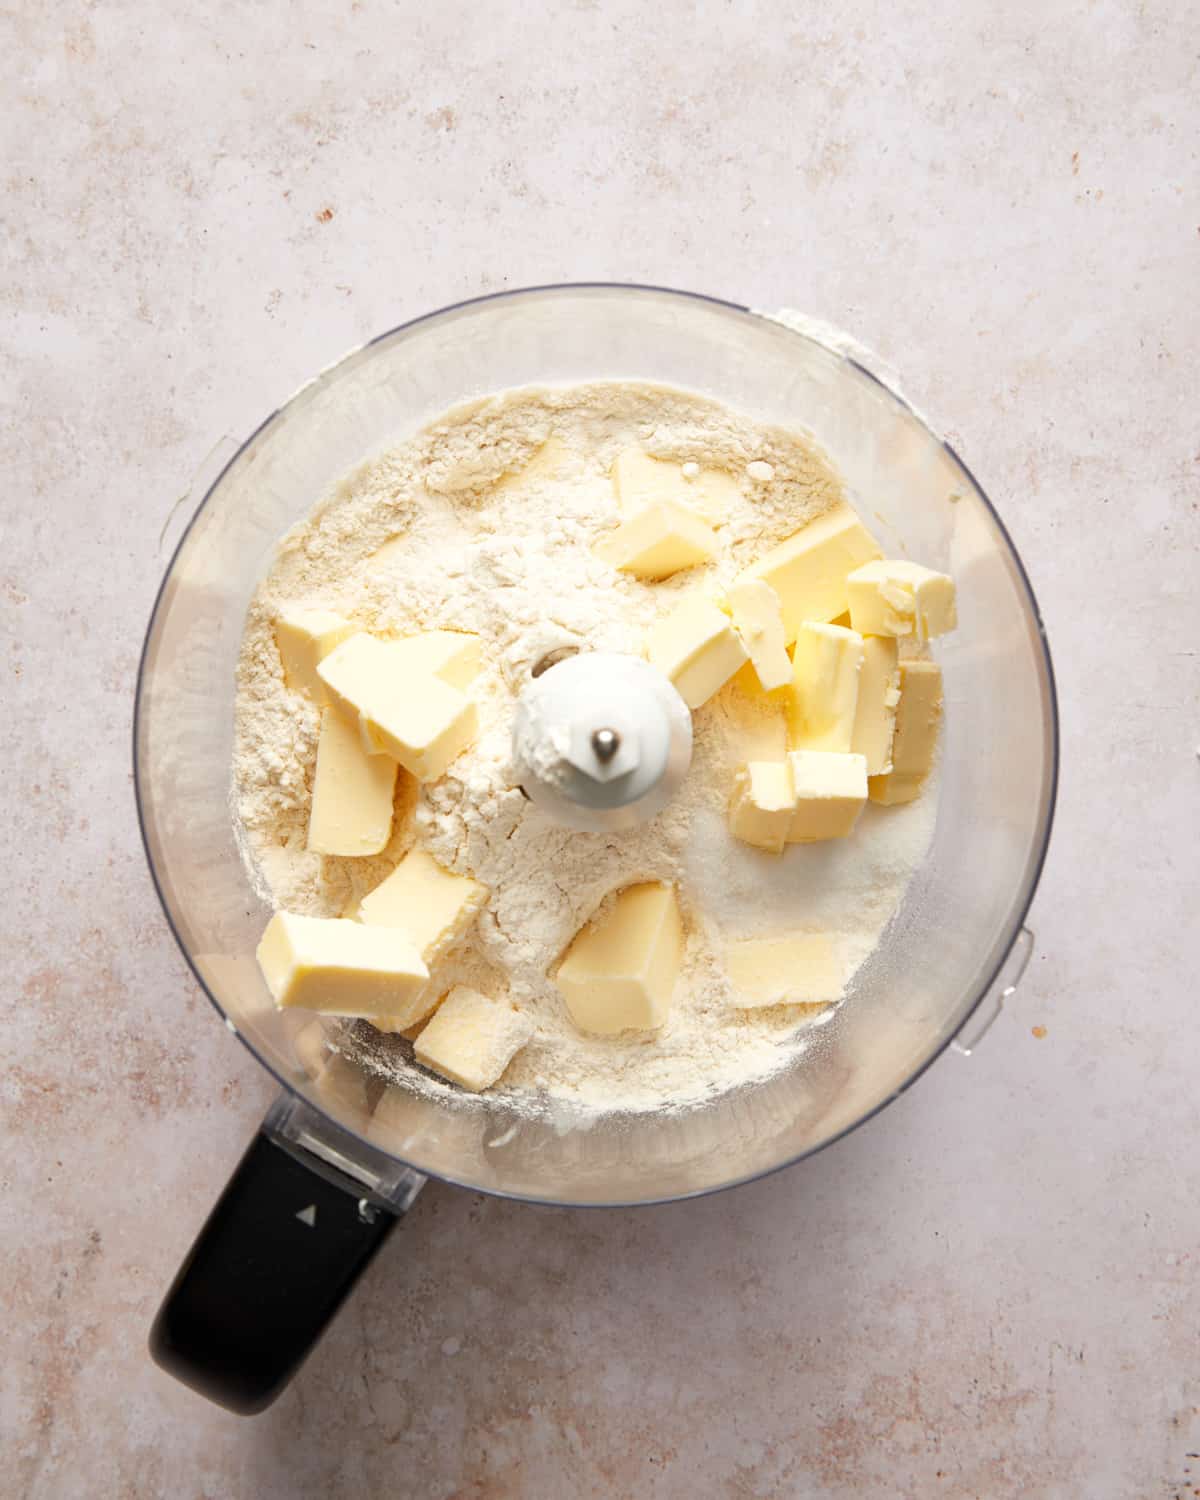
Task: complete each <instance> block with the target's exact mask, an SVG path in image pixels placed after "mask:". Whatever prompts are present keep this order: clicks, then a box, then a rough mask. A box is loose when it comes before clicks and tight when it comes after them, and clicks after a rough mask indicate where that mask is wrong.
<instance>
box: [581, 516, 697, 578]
mask: <svg viewBox="0 0 1200 1500" xmlns="http://www.w3.org/2000/svg"><path fill="white" fill-rule="evenodd" d="M592 550H593V551H594V552H595V554H596V556H597V557H599V558H603V560H604V561H605V562H608V563H611V564H612V565H613V567H614V568H618V569H620V571H621V572H622V573H632V574H633V576H634V577H635V578H644V579H647V580H649V581H651V582H654V581H656V580H658V579H662V578H670V576H671V574H672V573H678V572H680V571H682V569H684V568H694V567H695V566H696V564H697V563H702V562H711V561H712V559H713V558H714V557H716V555H717V535H716V532H715V531H713V529H712V527H711V526H710V525H709V524H708V522H707V521H705V520H703V519H702V518H701V517H700V516H698V515H697V514H696V512H695V511H694V510H690V509H689V508H688V507H687V506H686V505H681V504H679V503H678V501H675V500H663V501H660V502H659V503H658V504H657V505H651V506H648V507H647V508H646V509H645V510H639V511H637V512H636V513H635V514H634V515H632V516H630V518H629V519H628V520H627V521H623V522H622V523H621V525H620V526H618V527H617V529H616V531H610V532H607V533H606V534H605V535H604V536H602V537H600V538H599V539H598V540H597V541H596V543H595V545H594V547H593V548H592Z"/></svg>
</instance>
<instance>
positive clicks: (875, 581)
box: [846, 558, 958, 641]
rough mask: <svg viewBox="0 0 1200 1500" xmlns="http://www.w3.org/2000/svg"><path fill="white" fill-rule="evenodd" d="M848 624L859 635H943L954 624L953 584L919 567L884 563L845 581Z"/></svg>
mask: <svg viewBox="0 0 1200 1500" xmlns="http://www.w3.org/2000/svg"><path fill="white" fill-rule="evenodd" d="M846 591H847V593H848V595H849V597H850V620H851V623H852V624H853V626H854V628H855V630H858V631H861V632H862V634H863V635H915V636H916V637H917V639H918V640H919V641H925V640H928V639H929V637H930V636H934V635H944V634H945V633H946V631H948V630H953V629H954V627H955V626H956V625H957V624H958V613H957V608H956V605H955V594H954V580H953V578H951V577H950V576H949V574H947V573H935V572H933V571H932V570H931V569H930V568H923V567H921V565H920V564H919V563H914V562H904V561H902V560H899V559H895V558H889V559H888V560H887V561H886V562H869V563H865V564H864V565H863V566H862V567H861V568H856V569H855V570H854V572H853V573H851V574H850V576H849V577H848V578H847V579H846Z"/></svg>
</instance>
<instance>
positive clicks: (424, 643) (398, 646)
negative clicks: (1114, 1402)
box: [383, 630, 480, 693]
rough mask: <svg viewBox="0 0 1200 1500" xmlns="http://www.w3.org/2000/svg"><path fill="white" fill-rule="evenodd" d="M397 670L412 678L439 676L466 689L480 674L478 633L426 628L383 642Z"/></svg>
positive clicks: (451, 684) (455, 685)
mask: <svg viewBox="0 0 1200 1500" xmlns="http://www.w3.org/2000/svg"><path fill="white" fill-rule="evenodd" d="M383 644H384V645H385V646H386V648H387V652H388V656H389V658H390V661H391V665H392V668H393V670H394V671H396V672H397V673H399V674H402V675H404V676H407V677H409V678H419V677H427V676H433V677H440V678H441V679H442V681H443V682H448V683H449V684H450V686H451V687H455V688H458V690H459V691H460V692H464V693H465V692H466V690H467V688H469V687H470V686H471V684H472V683H473V682H474V681H475V679H476V677H478V676H479V666H480V651H479V637H478V636H477V635H466V634H464V633H463V632H462V631H458V630H426V631H423V632H422V633H421V634H420V635H409V636H405V637H404V638H403V639H402V640H398V641H385V642H384V643H383Z"/></svg>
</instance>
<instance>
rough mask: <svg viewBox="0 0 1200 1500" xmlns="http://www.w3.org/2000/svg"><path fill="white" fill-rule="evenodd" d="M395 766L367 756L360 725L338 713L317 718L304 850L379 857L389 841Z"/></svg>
mask: <svg viewBox="0 0 1200 1500" xmlns="http://www.w3.org/2000/svg"><path fill="white" fill-rule="evenodd" d="M395 792H396V762H395V761H394V760H389V759H388V757H387V756H386V755H368V754H367V752H366V750H365V748H364V747H363V742H362V737H361V736H360V734H359V732H358V720H357V719H352V718H349V717H347V715H346V714H344V713H343V712H342V711H341V709H338V708H327V709H324V710H323V711H322V714H321V736H320V739H318V741H317V768H316V770H315V771H314V773H313V792H312V809H311V811H310V812H309V816H308V847H309V848H310V849H312V850H313V851H314V852H315V853H317V854H340V855H345V856H348V857H352V858H353V857H361V856H363V855H367V854H378V853H379V851H380V850H381V849H382V848H384V846H385V845H386V844H387V841H388V839H390V838H391V836H392V799H393V797H394V796H395Z"/></svg>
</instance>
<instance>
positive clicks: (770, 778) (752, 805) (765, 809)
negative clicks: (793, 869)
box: [729, 760, 796, 854]
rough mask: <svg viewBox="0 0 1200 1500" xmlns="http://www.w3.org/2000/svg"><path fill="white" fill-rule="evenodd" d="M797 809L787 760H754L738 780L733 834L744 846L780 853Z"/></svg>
mask: <svg viewBox="0 0 1200 1500" xmlns="http://www.w3.org/2000/svg"><path fill="white" fill-rule="evenodd" d="M795 809H796V797H795V793H794V792H793V790H792V772H791V768H790V766H789V765H788V763H787V761H786V760H780V761H763V760H752V761H751V762H750V763H749V765H747V767H746V768H745V770H744V771H739V772H738V774H737V776H736V778H735V779H734V783H733V800H732V801H731V802H730V804H729V831H730V832H731V833H732V834H733V836H734V838H735V839H741V841H742V842H743V843H744V844H753V845H754V846H755V848H757V849H767V850H769V851H770V852H771V853H772V854H779V853H780V852H781V851H782V849H783V846H784V844H785V843H786V842H787V838H788V834H789V833H790V832H791V827H792V815H793V813H794V812H795Z"/></svg>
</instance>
